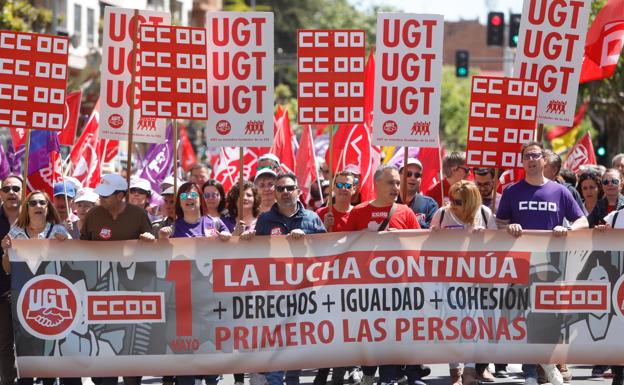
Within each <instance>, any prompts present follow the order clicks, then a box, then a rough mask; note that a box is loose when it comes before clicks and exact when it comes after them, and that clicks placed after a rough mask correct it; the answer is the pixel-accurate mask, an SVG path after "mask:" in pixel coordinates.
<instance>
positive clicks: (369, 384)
mask: <svg viewBox="0 0 624 385" xmlns="http://www.w3.org/2000/svg"><path fill="white" fill-rule="evenodd" d="M374 382H375V377H373V376H367V375H363V376H362V382H361V385H373V383H374Z"/></svg>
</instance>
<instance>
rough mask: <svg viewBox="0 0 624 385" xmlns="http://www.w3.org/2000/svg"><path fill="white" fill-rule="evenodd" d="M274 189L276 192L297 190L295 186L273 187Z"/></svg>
mask: <svg viewBox="0 0 624 385" xmlns="http://www.w3.org/2000/svg"><path fill="white" fill-rule="evenodd" d="M275 189H276V190H277V192H284V191H288V192H293V191H295V190H296V189H297V186H295V185H289V186H275Z"/></svg>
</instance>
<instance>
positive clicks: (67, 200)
mask: <svg viewBox="0 0 624 385" xmlns="http://www.w3.org/2000/svg"><path fill="white" fill-rule="evenodd" d="M75 197H76V186H75V185H74V184H73V183H71V182H69V181H65V182H57V183H55V184H54V197H53V198H52V203H53V204H54V208H55V209H56V211H58V214H59V216H60V217H61V222H62V223H65V224H66V226H67V227H69V225H70V224H71V222H73V221H75V220H76V219H78V218H76V216H75V215H74V213H73V212H72V206H73V205H72V203H73V202H74V198H75ZM68 230H69V229H68Z"/></svg>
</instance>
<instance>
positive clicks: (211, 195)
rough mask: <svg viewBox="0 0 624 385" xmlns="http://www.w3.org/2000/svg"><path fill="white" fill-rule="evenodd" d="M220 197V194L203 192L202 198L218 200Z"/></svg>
mask: <svg viewBox="0 0 624 385" xmlns="http://www.w3.org/2000/svg"><path fill="white" fill-rule="evenodd" d="M220 197H221V194H219V193H218V192H205V193H204V198H206V199H219V198H220Z"/></svg>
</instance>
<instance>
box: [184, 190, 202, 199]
mask: <svg viewBox="0 0 624 385" xmlns="http://www.w3.org/2000/svg"><path fill="white" fill-rule="evenodd" d="M197 198H199V193H197V191H191V192H183V193H181V194H180V199H181V200H183V201H185V200H187V199H197Z"/></svg>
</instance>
